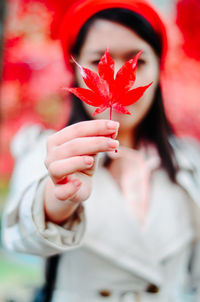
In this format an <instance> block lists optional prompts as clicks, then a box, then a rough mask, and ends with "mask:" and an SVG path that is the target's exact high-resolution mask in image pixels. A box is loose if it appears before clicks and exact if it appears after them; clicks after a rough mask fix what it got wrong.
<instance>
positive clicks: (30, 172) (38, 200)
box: [2, 125, 85, 257]
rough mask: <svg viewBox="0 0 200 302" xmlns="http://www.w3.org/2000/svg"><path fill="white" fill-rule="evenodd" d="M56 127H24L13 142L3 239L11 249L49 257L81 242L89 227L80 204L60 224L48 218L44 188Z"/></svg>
mask: <svg viewBox="0 0 200 302" xmlns="http://www.w3.org/2000/svg"><path fill="white" fill-rule="evenodd" d="M51 133H52V131H50V130H48V131H44V130H43V131H42V129H41V127H40V126H38V125H35V126H29V127H23V128H22V129H21V130H20V131H19V133H18V134H17V135H16V137H15V138H14V140H13V142H12V144H11V152H12V154H13V156H14V158H15V169H14V172H13V175H12V178H11V182H10V193H9V196H8V200H7V202H6V206H5V209H4V211H3V218H2V241H3V244H4V246H5V247H7V248H8V249H10V250H13V251H17V252H23V253H29V254H34V255H38V256H42V257H48V256H51V255H54V254H58V253H62V252H65V251H67V250H69V249H72V248H75V247H77V246H79V244H80V242H81V239H82V237H83V234H84V230H85V216H84V211H83V207H82V206H81V205H80V206H79V207H78V209H77V210H76V212H75V213H74V215H73V216H72V217H71V218H70V219H68V220H67V221H66V223H63V224H62V225H57V224H55V223H52V222H50V221H45V215H44V209H43V189H44V184H45V180H46V177H47V176H48V172H47V169H46V167H45V165H44V159H45V155H46V140H47V137H48V135H50V134H51Z"/></svg>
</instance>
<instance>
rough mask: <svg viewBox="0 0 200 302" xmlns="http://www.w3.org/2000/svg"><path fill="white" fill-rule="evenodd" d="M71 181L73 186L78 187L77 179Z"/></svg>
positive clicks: (78, 181)
mask: <svg viewBox="0 0 200 302" xmlns="http://www.w3.org/2000/svg"><path fill="white" fill-rule="evenodd" d="M72 183H73V185H74V186H75V187H80V185H81V182H80V180H79V179H73V180H72Z"/></svg>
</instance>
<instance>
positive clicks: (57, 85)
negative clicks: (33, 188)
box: [0, 0, 200, 179]
mask: <svg viewBox="0 0 200 302" xmlns="http://www.w3.org/2000/svg"><path fill="white" fill-rule="evenodd" d="M49 1H50V0H49ZM71 1H73V0H71ZM69 2H70V1H68V2H67V3H69ZM49 3H50V2H48V4H49ZM52 3H54V4H55V1H51V3H50V4H52ZM61 3H62V1H61ZM54 9H56V8H55V7H54V8H53V9H52V6H50V5H47V3H46V4H45V2H44V1H42V0H41V1H39V0H34V1H33V0H32V1H31V0H9V1H7V18H6V26H5V27H6V29H5V42H4V59H3V78H2V85H1V91H0V93H1V125H0V140H1V149H0V178H7V179H9V177H10V175H11V172H12V169H13V164H14V163H13V159H12V157H11V155H10V153H9V145H10V141H11V139H12V137H13V135H14V134H15V133H16V131H17V130H18V129H19V128H20V127H21V125H23V124H24V123H40V124H42V125H43V126H44V127H46V128H49V127H50V128H54V129H60V128H62V127H63V126H64V125H65V124H66V122H67V119H68V117H69V111H70V103H69V100H68V99H67V97H66V95H64V94H63V92H62V89H61V87H62V86H66V85H68V83H69V82H70V80H71V78H70V74H69V73H68V72H67V70H66V69H65V66H64V61H63V57H62V53H61V51H60V45H59V42H58V41H55V40H53V39H52V37H51V35H50V24H52V20H53V17H54V16H53V12H54ZM60 12H62V11H60ZM165 17H166V20H167V25H168V31H169V39H170V51H169V55H168V58H167V62H166V72H165V74H164V76H163V80H162V81H163V90H164V97H165V107H166V111H167V115H168V117H169V119H170V121H171V123H172V125H173V127H174V129H175V132H176V134H177V135H179V136H185V135H187V136H188V135H189V136H193V137H195V138H197V139H198V140H199V139H200V127H199V122H200V102H199V95H200V85H199V83H200V2H199V0H180V1H178V2H177V3H175V4H174V11H171V13H170V14H168V15H167V16H165Z"/></svg>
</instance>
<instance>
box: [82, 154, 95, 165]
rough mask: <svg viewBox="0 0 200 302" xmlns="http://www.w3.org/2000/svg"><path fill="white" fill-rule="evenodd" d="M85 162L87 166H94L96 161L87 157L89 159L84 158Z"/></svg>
mask: <svg viewBox="0 0 200 302" xmlns="http://www.w3.org/2000/svg"><path fill="white" fill-rule="evenodd" d="M84 162H85V164H86V165H87V166H92V164H93V162H94V160H93V158H92V157H90V156H87V157H84Z"/></svg>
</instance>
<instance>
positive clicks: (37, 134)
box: [10, 124, 55, 158]
mask: <svg viewBox="0 0 200 302" xmlns="http://www.w3.org/2000/svg"><path fill="white" fill-rule="evenodd" d="M54 132H55V130H53V129H44V128H43V127H42V126H41V125H40V124H34V125H29V124H26V125H23V126H22V127H21V128H20V129H19V130H18V132H17V133H16V134H15V136H14V137H13V139H12V141H11V144H10V150H11V154H12V155H13V157H14V158H18V157H20V156H21V155H22V154H24V153H27V152H28V151H30V150H31V149H34V148H35V147H36V146H38V145H41V144H43V143H44V142H45V141H46V140H47V137H48V136H49V135H50V134H52V133H54Z"/></svg>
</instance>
